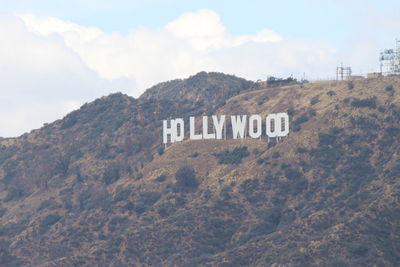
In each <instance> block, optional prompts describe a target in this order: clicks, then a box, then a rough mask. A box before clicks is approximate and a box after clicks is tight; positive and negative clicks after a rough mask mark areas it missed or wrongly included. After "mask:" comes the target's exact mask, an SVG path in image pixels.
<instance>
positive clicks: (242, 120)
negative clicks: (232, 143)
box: [231, 115, 247, 139]
mask: <svg viewBox="0 0 400 267" xmlns="http://www.w3.org/2000/svg"><path fill="white" fill-rule="evenodd" d="M246 119H247V116H246V115H243V116H231V123H232V134H233V139H237V138H238V136H239V137H240V138H242V139H243V138H244V132H245V129H246Z"/></svg>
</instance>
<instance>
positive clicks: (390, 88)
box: [385, 85, 394, 92]
mask: <svg viewBox="0 0 400 267" xmlns="http://www.w3.org/2000/svg"><path fill="white" fill-rule="evenodd" d="M385 91H388V92H392V91H394V87H393V85H388V86H386V87H385Z"/></svg>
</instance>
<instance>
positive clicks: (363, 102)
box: [351, 97, 376, 109]
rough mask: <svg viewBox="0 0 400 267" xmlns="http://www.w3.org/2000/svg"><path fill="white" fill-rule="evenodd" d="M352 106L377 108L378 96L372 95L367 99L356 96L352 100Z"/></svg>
mask: <svg viewBox="0 0 400 267" xmlns="http://www.w3.org/2000/svg"><path fill="white" fill-rule="evenodd" d="M351 106H353V107H356V108H370V109H376V97H370V98H366V99H358V98H356V99H354V100H353V101H352V102H351Z"/></svg>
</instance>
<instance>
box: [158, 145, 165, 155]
mask: <svg viewBox="0 0 400 267" xmlns="http://www.w3.org/2000/svg"><path fill="white" fill-rule="evenodd" d="M164 150H165V148H164V147H163V146H159V147H158V148H157V152H158V155H160V156H161V155H162V154H164Z"/></svg>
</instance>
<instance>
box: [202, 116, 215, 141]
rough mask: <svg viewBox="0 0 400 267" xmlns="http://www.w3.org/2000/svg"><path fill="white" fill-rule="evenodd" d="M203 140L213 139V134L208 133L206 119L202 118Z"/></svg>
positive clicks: (205, 117)
mask: <svg viewBox="0 0 400 267" xmlns="http://www.w3.org/2000/svg"><path fill="white" fill-rule="evenodd" d="M203 138H204V139H215V133H212V134H209V133H208V117H207V116H203Z"/></svg>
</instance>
